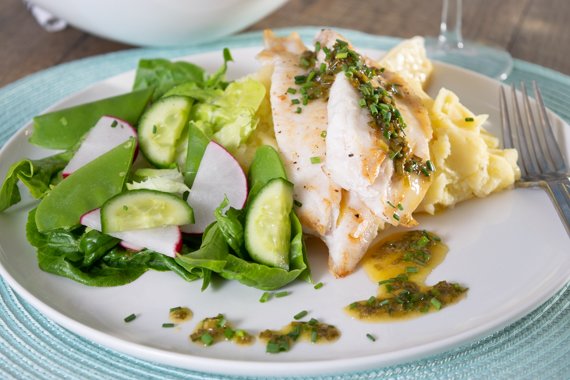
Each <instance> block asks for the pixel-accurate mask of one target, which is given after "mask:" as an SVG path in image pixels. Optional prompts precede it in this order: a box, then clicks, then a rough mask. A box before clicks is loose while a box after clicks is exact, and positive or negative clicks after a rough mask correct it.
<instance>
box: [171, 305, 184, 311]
mask: <svg viewBox="0 0 570 380" xmlns="http://www.w3.org/2000/svg"><path fill="white" fill-rule="evenodd" d="M180 309H182V306H176V307H173V308H171V309H170V311H178V310H180Z"/></svg>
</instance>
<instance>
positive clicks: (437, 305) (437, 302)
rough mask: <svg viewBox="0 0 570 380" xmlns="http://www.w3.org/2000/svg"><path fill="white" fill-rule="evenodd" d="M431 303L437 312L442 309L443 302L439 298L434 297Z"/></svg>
mask: <svg viewBox="0 0 570 380" xmlns="http://www.w3.org/2000/svg"><path fill="white" fill-rule="evenodd" d="M429 302H430V303H431V304H432V306H433V307H435V309H436V310H439V309H441V302H440V300H438V299H437V298H435V297H433V298H432V299H431V300H430V301H429Z"/></svg>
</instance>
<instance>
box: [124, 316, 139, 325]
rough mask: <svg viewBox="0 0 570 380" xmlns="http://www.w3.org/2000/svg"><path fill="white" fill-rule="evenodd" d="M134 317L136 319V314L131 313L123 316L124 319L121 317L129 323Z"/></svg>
mask: <svg viewBox="0 0 570 380" xmlns="http://www.w3.org/2000/svg"><path fill="white" fill-rule="evenodd" d="M135 319H137V316H136V315H135V314H131V315H129V316H128V317H125V319H123V320H124V321H125V322H127V323H129V322H132V321H134V320H135Z"/></svg>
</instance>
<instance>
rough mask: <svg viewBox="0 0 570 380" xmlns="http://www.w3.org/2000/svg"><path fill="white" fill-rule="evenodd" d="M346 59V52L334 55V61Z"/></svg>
mask: <svg viewBox="0 0 570 380" xmlns="http://www.w3.org/2000/svg"><path fill="white" fill-rule="evenodd" d="M347 57H348V52H347V51H344V52H340V53H336V55H335V58H336V59H343V58H347Z"/></svg>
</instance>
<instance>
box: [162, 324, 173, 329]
mask: <svg viewBox="0 0 570 380" xmlns="http://www.w3.org/2000/svg"><path fill="white" fill-rule="evenodd" d="M174 326H176V325H175V324H174V323H163V324H162V327H164V328H166V329H167V328H171V327H174Z"/></svg>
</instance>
